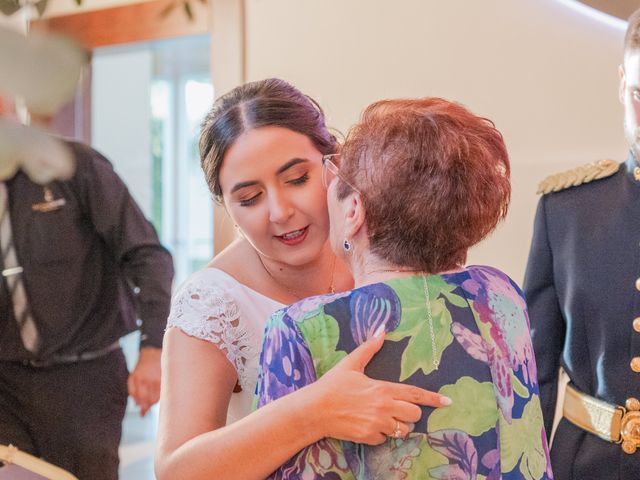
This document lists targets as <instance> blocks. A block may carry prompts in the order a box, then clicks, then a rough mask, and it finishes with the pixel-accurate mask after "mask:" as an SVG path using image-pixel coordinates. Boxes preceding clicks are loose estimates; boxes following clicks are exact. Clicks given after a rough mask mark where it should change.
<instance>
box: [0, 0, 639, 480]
mask: <svg viewBox="0 0 640 480" xmlns="http://www.w3.org/2000/svg"><path fill="white" fill-rule="evenodd" d="M638 6H640V2H638V1H626V0H617V1H616V2H607V1H601V2H598V1H595V0H594V1H585V2H578V1H574V0H484V1H469V0H448V1H446V2H443V1H439V0H394V1H388V0H208V1H207V0H202V1H201V0H150V1H148V2H143V3H132V2H128V1H126V0H82V2H81V4H80V5H78V4H76V2H75V1H74V0H48V2H47V4H46V5H45V8H44V13H43V14H42V16H38V14H37V13H35V14H34V11H33V10H29V9H21V10H19V11H17V12H16V13H13V14H11V15H4V16H3V15H0V25H4V26H9V27H10V28H13V29H16V30H18V31H22V32H26V31H27V24H28V29H29V30H30V31H31V32H33V31H49V32H57V33H63V34H65V35H67V36H70V37H72V38H75V39H76V40H77V41H78V42H80V44H82V45H83V46H84V47H85V48H86V49H88V50H89V51H90V52H91V62H90V64H89V65H88V66H86V67H85V68H84V70H83V73H82V81H81V85H80V86H79V88H78V90H77V93H76V96H75V100H74V101H73V102H72V103H71V104H69V105H67V106H66V107H65V108H64V109H62V110H61V111H60V112H59V113H58V114H57V115H56V116H55V117H54V118H53V119H52V121H51V126H50V128H51V129H52V130H53V131H55V132H57V133H60V134H63V135H66V136H70V137H74V138H77V139H80V140H83V141H85V142H88V143H90V144H91V145H93V146H94V147H95V148H96V149H98V150H99V151H101V152H102V153H104V154H105V155H106V156H107V157H108V158H109V159H110V160H111V161H112V162H113V163H114V165H115V168H116V170H117V172H118V173H119V174H120V175H121V177H122V178H123V179H124V180H125V182H126V183H127V185H128V187H129V189H130V190H131V191H132V193H133V196H134V197H135V198H136V200H137V201H138V203H139V204H140V205H141V207H142V208H143V210H144V211H145V213H146V215H147V216H148V217H149V218H150V219H152V221H153V223H154V225H155V227H156V229H157V230H158V233H159V235H160V238H161V240H162V242H163V243H164V244H165V245H166V246H167V247H168V248H169V249H170V250H171V252H172V254H173V255H174V262H175V267H176V282H177V283H181V282H182V281H183V280H184V279H185V278H186V276H187V275H188V274H189V273H191V272H192V271H194V270H196V269H198V268H200V267H202V266H203V264H205V263H206V262H207V261H208V260H209V259H210V258H211V257H212V256H213V255H214V253H215V252H217V251H219V250H221V249H222V248H223V247H224V246H225V245H226V244H227V243H228V242H229V240H230V239H231V238H232V236H233V228H232V227H233V225H232V224H231V222H230V221H229V220H227V219H226V217H225V215H224V212H223V211H221V210H220V209H216V208H215V207H214V205H213V203H212V201H211V198H210V195H209V192H208V190H207V188H206V185H205V182H204V179H203V176H202V173H201V171H200V167H199V159H198V154H197V134H198V130H199V124H200V121H201V120H202V118H203V116H204V114H205V112H206V111H207V110H208V108H209V107H210V105H211V103H212V100H213V99H214V97H215V96H217V95H220V94H222V93H224V92H226V91H228V90H229V89H231V88H233V87H234V86H236V85H238V84H241V83H243V82H245V81H251V80H257V79H262V78H265V77H271V76H276V77H281V78H283V79H286V80H288V81H290V82H291V83H293V84H294V85H296V86H297V87H299V88H300V89H301V90H302V91H304V92H305V93H308V94H309V95H311V96H312V97H314V98H315V99H317V100H318V101H319V103H320V104H321V105H322V107H323V108H324V109H325V112H326V113H327V117H328V122H329V124H330V125H331V126H333V127H334V128H336V129H338V130H340V131H342V132H345V133H346V131H347V130H348V128H349V126H350V125H351V124H352V123H354V122H355V121H356V120H357V119H358V117H359V114H360V112H361V111H362V109H363V108H364V107H365V106H366V105H367V104H369V103H370V102H372V101H374V100H378V99H380V98H388V97H416V96H441V97H445V98H448V99H454V100H457V101H459V102H461V103H463V104H465V105H466V106H468V107H469V108H470V109H472V110H473V111H474V112H475V113H478V114H481V115H483V116H485V117H488V118H490V119H491V120H493V121H494V122H495V124H496V126H497V127H498V128H499V129H500V130H501V131H502V133H503V135H504V137H505V139H506V143H507V146H508V148H509V152H510V155H511V161H512V182H513V198H512V204H511V209H510V212H509V215H508V217H507V220H506V222H504V223H503V224H502V225H501V226H500V227H499V228H498V230H497V231H496V232H495V233H494V234H493V235H492V236H491V237H490V238H489V239H487V240H486V241H485V242H484V243H482V244H481V245H479V246H478V247H476V248H475V249H474V250H473V251H472V254H471V257H470V258H469V262H468V263H482V264H484V263H486V264H491V265H495V266H497V267H499V268H501V269H502V270H504V271H506V272H507V273H509V274H510V275H511V276H512V277H513V278H514V279H515V280H516V281H518V282H520V283H521V282H522V279H523V276H524V268H525V265H526V259H527V254H528V248H529V243H530V240H531V234H532V226H533V216H534V213H535V207H536V203H537V196H536V194H535V191H536V185H537V183H538V182H539V181H540V180H542V179H543V178H544V177H545V176H546V175H548V174H551V173H555V172H558V171H561V170H566V169H570V168H573V167H575V166H578V165H581V164H584V163H587V162H592V161H595V160H599V159H603V158H611V159H614V160H616V161H622V160H624V158H625V157H626V153H627V147H626V143H625V141H624V137H623V129H622V108H621V106H620V104H619V101H618V65H619V64H620V63H621V59H622V58H621V57H622V38H623V35H624V29H625V27H626V24H625V21H624V20H623V19H624V18H626V17H627V16H628V14H629V13H631V11H633V10H634V9H635V8H637V7H638ZM600 9H604V10H606V11H607V12H608V13H603V12H602V11H600ZM0 48H2V46H1V45H0ZM127 348H128V350H129V352H128V355H129V357H130V360H131V362H134V361H135V358H134V357H135V355H136V352H135V350H136V343H135V341H134V340H131V342H130V345H128V346H127ZM156 416H157V412H156V410H155V408H154V409H153V411H152V413H151V414H150V415H149V416H147V418H145V419H140V418H139V417H138V416H137V413H135V412H133V410H132V411H131V413H130V414H128V415H127V420H126V422H125V435H124V439H123V446H122V450H121V454H122V469H121V470H122V478H123V479H125V480H128V479H136V480H146V479H151V478H153V474H152V469H151V465H152V463H151V462H152V460H151V455H152V449H153V438H154V435H155V420H156Z"/></svg>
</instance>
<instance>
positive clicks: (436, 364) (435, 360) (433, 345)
mask: <svg viewBox="0 0 640 480" xmlns="http://www.w3.org/2000/svg"><path fill="white" fill-rule="evenodd" d="M372 273H419V274H421V275H422V282H423V285H424V296H425V306H426V307H427V323H428V325H429V335H430V336H431V362H432V363H433V366H434V367H435V369H436V370H437V369H438V367H439V366H440V360H438V352H437V347H436V333H435V329H434V328H433V315H432V314H431V299H430V298H429V284H428V283H427V275H428V274H427V273H426V272H424V271H422V270H402V269H395V270H394V269H384V268H381V269H378V270H372V271H370V272H369V273H368V274H372Z"/></svg>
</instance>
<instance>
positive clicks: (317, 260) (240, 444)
mask: <svg viewBox="0 0 640 480" xmlns="http://www.w3.org/2000/svg"><path fill="white" fill-rule="evenodd" d="M336 148H337V145H336V140H335V138H334V137H333V136H332V135H331V134H330V133H329V131H328V130H327V128H326V126H325V124H324V115H323V113H322V110H321V109H320V108H319V107H318V105H317V104H316V103H315V102H314V101H313V100H311V99H310V98H308V97H306V96H305V95H303V94H302V93H301V92H299V91H298V90H297V89H295V88H294V87H292V86H291V85H289V84H287V83H286V82H284V81H282V80H277V79H269V80H264V81H260V82H255V83H250V84H247V85H244V86H241V87H238V88H236V89H234V90H233V91H231V92H230V93H228V94H226V95H224V96H223V97H221V98H220V99H219V100H218V101H216V103H215V104H214V106H213V109H212V110H211V112H210V113H209V115H208V116H207V118H206V119H205V121H204V124H203V128H202V134H201V139H200V154H201V160H202V167H203V170H204V172H205V175H206V178H207V182H208V183H209V187H210V189H211V191H212V193H213V195H214V197H215V199H216V200H217V201H219V202H221V203H222V204H223V205H224V206H225V208H226V209H227V211H228V213H229V215H230V217H231V218H232V219H233V221H234V222H235V224H236V225H237V228H238V229H239V230H240V232H241V233H242V238H241V239H239V240H237V241H236V242H235V243H233V244H232V245H231V246H229V247H228V248H227V249H226V250H225V251H224V252H222V253H221V254H220V255H218V256H216V258H215V259H214V260H213V261H212V262H211V264H210V265H209V266H208V267H207V268H205V269H204V270H202V271H200V272H197V273H195V274H194V275H192V276H191V277H190V278H189V280H187V282H186V283H185V284H184V285H183V286H182V287H181V288H180V289H179V290H178V292H177V293H176V295H175V297H174V300H173V304H172V312H171V315H170V317H169V322H168V327H169V328H168V330H167V333H166V336H165V342H164V347H163V379H162V393H161V409H160V430H159V439H158V449H157V455H156V474H157V477H158V479H159V480H164V479H175V478H179V479H181V480H189V479H211V478H225V479H233V478H239V479H243V480H247V479H252V478H264V477H266V476H267V475H269V474H270V473H271V472H272V471H273V470H275V469H276V468H277V467H278V466H279V465H281V464H282V463H284V462H285V461H286V460H287V459H289V458H290V457H291V456H293V455H294V454H295V453H296V452H298V451H299V450H300V449H302V448H303V447H304V446H306V445H309V444H312V443H313V442H315V441H318V440H320V439H322V438H324V437H327V436H331V437H336V438H341V439H345V440H352V441H357V442H364V443H371V444H377V443H381V442H383V441H384V439H385V438H386V435H390V434H392V433H393V432H394V430H395V429H396V426H397V425H398V423H401V424H402V428H403V429H405V431H408V430H409V429H410V428H411V424H412V423H414V422H416V421H418V420H419V418H420V414H421V410H420V408H419V407H418V406H416V404H418V405H430V406H434V407H435V406H442V405H446V404H447V403H448V399H447V398H446V397H442V396H440V395H437V394H432V393H429V392H427V391H424V390H421V389H418V388H415V387H412V386H407V385H399V384H392V383H387V382H380V381H373V380H371V379H368V378H367V377H366V376H365V375H364V374H363V371H364V366H365V365H366V363H367V362H368V361H369V360H370V358H371V357H372V356H373V354H374V353H375V352H376V351H377V349H379V348H380V345H381V344H382V340H383V337H382V336H378V337H376V338H375V339H373V340H372V341H370V342H368V343H367V344H365V345H363V347H362V348H361V349H359V350H358V351H355V352H354V353H353V354H352V355H351V356H349V357H347V358H345V359H344V360H343V361H342V362H341V363H340V364H339V365H338V366H336V368H335V369H334V370H333V371H332V372H330V373H329V374H328V375H326V376H325V377H324V378H323V379H322V381H320V382H318V383H316V384H314V385H311V386H309V387H308V388H305V389H302V390H300V391H298V392H296V393H295V394H293V395H291V396H289V397H285V398H282V399H281V400H279V401H277V402H274V403H273V404H271V405H269V406H268V407H267V408H264V409H261V410H260V411H258V412H254V413H252V414H250V415H248V416H247V414H248V413H249V411H250V405H251V403H252V399H253V394H254V391H255V384H256V380H257V364H258V355H259V351H260V345H261V342H262V333H263V330H264V326H265V325H266V322H267V320H268V318H269V316H270V315H271V314H272V313H273V312H274V311H276V310H278V309H280V308H282V307H284V306H285V305H286V304H289V303H292V302H295V301H297V300H300V299H301V298H304V297H307V296H310V295H317V294H322V293H324V294H326V293H333V292H340V291H344V290H347V289H350V288H352V286H353V280H352V278H351V275H350V274H349V272H348V270H347V269H346V267H345V265H344V263H343V262H341V261H339V260H337V259H336V257H335V255H334V254H333V252H332V251H331V248H330V247H329V245H328V243H327V238H328V233H329V219H328V214H327V204H326V190H325V188H324V186H323V184H322V163H321V159H322V156H323V155H325V154H328V153H333V152H334V151H335V150H336ZM354 386H355V387H356V388H353V387H354ZM365 401H366V406H364V407H363V404H364V403H365ZM225 425H226V426H225ZM222 427H224V428H222Z"/></svg>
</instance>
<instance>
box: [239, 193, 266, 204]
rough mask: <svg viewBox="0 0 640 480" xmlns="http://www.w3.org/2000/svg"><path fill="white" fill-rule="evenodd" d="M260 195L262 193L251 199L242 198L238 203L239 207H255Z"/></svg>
mask: <svg viewBox="0 0 640 480" xmlns="http://www.w3.org/2000/svg"><path fill="white" fill-rule="evenodd" d="M260 195H262V192H259V193H256V194H255V195H254V196H253V197H251V198H243V199H242V200H240V201H239V202H238V203H240V206H241V207H250V206H251V205H255V204H256V202H257V201H258V197H260Z"/></svg>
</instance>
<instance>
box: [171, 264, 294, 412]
mask: <svg viewBox="0 0 640 480" xmlns="http://www.w3.org/2000/svg"><path fill="white" fill-rule="evenodd" d="M282 307H284V305H283V304H281V303H279V302H277V301H275V300H272V299H271V298H269V297H266V296H264V295H262V294H260V293H258V292H256V291H255V290H252V289H250V288H249V287H247V286H245V285H243V284H241V283H240V282H238V281H237V280H236V279H235V278H233V277H232V276H231V275H229V274H227V273H225V272H223V271H222V270H219V269H217V268H205V269H203V270H200V271H198V272H195V273H194V274H192V275H191V276H190V277H189V278H188V279H187V280H186V281H185V282H184V283H183V284H182V285H181V286H180V288H178V290H177V292H176V293H175V295H174V296H173V300H172V302H171V312H170V313H169V319H168V321H167V328H172V327H175V328H179V329H180V330H182V331H183V332H184V333H186V334H187V335H190V336H192V337H196V338H200V339H202V340H206V341H208V342H211V343H212V344H214V345H215V346H216V347H218V348H219V349H220V350H221V351H222V352H223V353H224V354H225V355H226V356H227V358H228V359H229V362H231V365H233V367H234V368H235V369H236V372H237V373H238V382H239V383H240V386H241V387H242V391H241V392H237V393H233V394H232V395H231V402H230V404H229V410H228V413H227V424H230V423H233V422H235V421H236V420H239V419H240V418H242V417H244V416H246V415H247V414H248V413H249V412H250V411H251V404H252V402H253V396H254V392H255V387H256V381H257V378H258V360H259V358H258V357H259V356H260V348H261V346H262V335H263V333H264V328H265V326H266V324H267V321H268V320H269V317H270V316H271V314H272V313H274V312H275V311H276V310H278V309H280V308H282Z"/></svg>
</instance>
